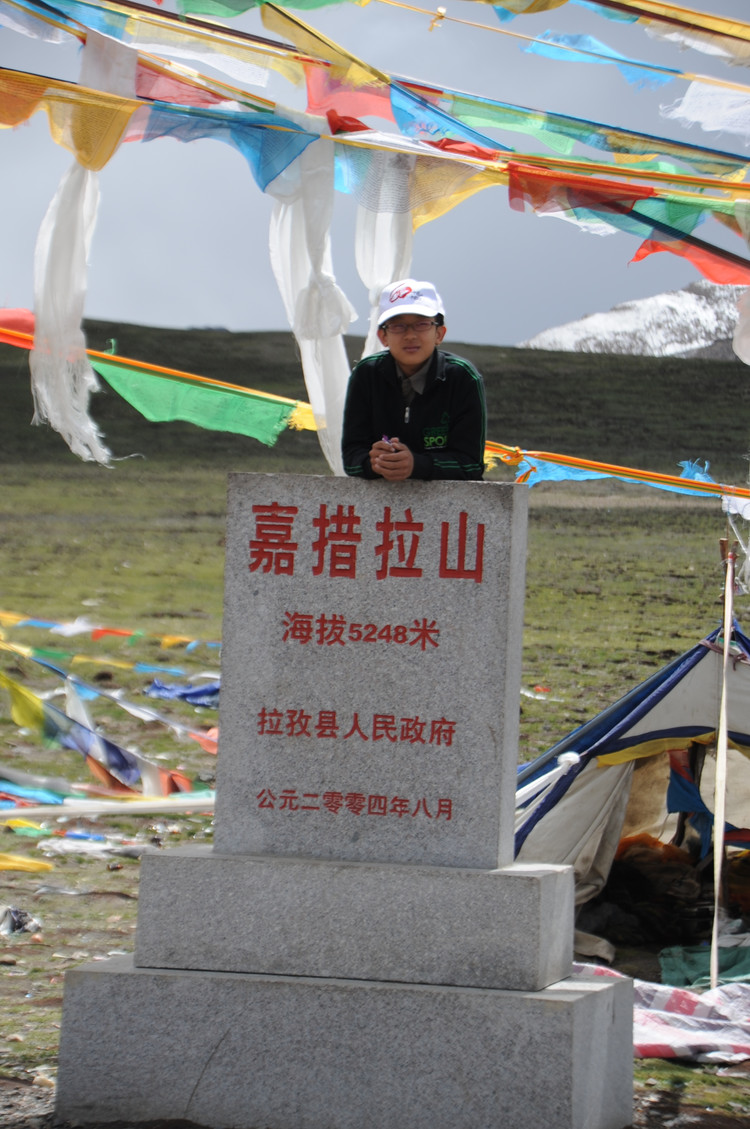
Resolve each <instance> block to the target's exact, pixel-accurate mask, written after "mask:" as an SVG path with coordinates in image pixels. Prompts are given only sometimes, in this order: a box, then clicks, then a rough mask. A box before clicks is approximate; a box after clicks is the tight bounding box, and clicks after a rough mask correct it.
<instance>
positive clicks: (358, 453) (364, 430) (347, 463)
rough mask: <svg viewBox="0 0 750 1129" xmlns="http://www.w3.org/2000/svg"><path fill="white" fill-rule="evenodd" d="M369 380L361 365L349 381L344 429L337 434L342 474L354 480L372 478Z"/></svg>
mask: <svg viewBox="0 0 750 1129" xmlns="http://www.w3.org/2000/svg"><path fill="white" fill-rule="evenodd" d="M372 416H373V404H372V380H371V374H370V373H369V372H368V370H367V368H365V366H363V365H362V364H361V363H360V364H357V365H355V366H354V368H353V370H352V374H351V376H350V377H349V384H348V385H347V389H346V400H345V403H344V425H343V429H342V432H341V455H342V460H343V463H344V473H345V474H348V475H350V476H352V477H354V478H375V477H376V475H375V474H374V472H373V469H372V467H371V466H370V448H371V447H372V444H373V439H372Z"/></svg>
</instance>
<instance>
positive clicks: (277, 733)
mask: <svg viewBox="0 0 750 1129" xmlns="http://www.w3.org/2000/svg"><path fill="white" fill-rule="evenodd" d="M257 730H258V734H259V736H261V737H295V738H296V737H307V738H314V739H316V740H341V741H354V740H359V741H372V743H373V745H376V744H377V743H378V742H380V741H382V742H385V743H386V744H391V745H425V746H427V745H432V746H434V747H435V748H438V747H442V748H446V749H447V748H450V747H451V746H452V745H453V742H454V738H455V737H456V722H455V721H449V720H448V718H446V717H438V718H432V719H426V718H420V717H419V715H417V716H415V717H396V715H395V714H390V713H375V714H373V715H372V717H371V718H369V719H366V720H365V719H362V720H360V717H359V714H358V713H354V714H353V715H352V717H351V719H349V720H347V721H339V719H338V716H337V713H336V710H319V711H318V714H317V717H316V716H315V715H314V714H312V713H308V712H307V711H306V710H303V709H284V710H281V709H275V708H274V709H267V708H266V707H265V706H264V707H263V708H262V709H261V710H259V711H258V714H257Z"/></svg>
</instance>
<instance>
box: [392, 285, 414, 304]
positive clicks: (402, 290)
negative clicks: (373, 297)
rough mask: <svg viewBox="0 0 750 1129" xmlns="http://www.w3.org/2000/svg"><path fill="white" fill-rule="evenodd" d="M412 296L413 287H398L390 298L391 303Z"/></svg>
mask: <svg viewBox="0 0 750 1129" xmlns="http://www.w3.org/2000/svg"><path fill="white" fill-rule="evenodd" d="M409 294H411V286H397V287H395V289H394V290H391V293H390V295H389V297H388V301H389V302H398V300H399V298H406V297H407V296H408V295H409Z"/></svg>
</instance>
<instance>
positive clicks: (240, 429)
mask: <svg viewBox="0 0 750 1129" xmlns="http://www.w3.org/2000/svg"><path fill="white" fill-rule="evenodd" d="M91 364H92V366H93V368H95V369H96V371H97V372H98V373H99V374H100V375H101V376H103V377H104V379H105V380H106V381H107V383H108V384H109V385H110V387H111V388H113V389H114V390H115V392H117V393H118V395H120V396H122V398H123V399H124V400H127V402H128V403H129V404H131V405H132V407H134V408H135V409H136V411H138V412H140V413H141V415H142V416H145V418H146V419H148V420H151V422H152V423H166V422H168V421H170V420H176V419H180V420H185V421H186V422H187V423H194V424H196V425H197V426H198V427H205V428H207V429H208V430H210V431H231V432H234V433H235V434H237V435H247V436H249V437H250V438H251V439H257V440H259V442H261V443H265V444H266V446H268V447H272V446H273V445H274V443H275V442H276V440H277V439H278V437H279V433H280V432H281V431H283V430H284V428H286V427H287V426H288V424H289V420H290V417H291V416H292V413H293V412H294V410H295V407H296V404H295V403H294V401H289V400H287V401H284V400H280V399H276V398H275V397H270V396H269V397H266V396H263V395H260V394H259V393H257V392H252V391H250V390H249V389H244V388H238V387H235V386H234V385H224V386H222V385H221V384H218V382H217V383H213V382H208V381H203V380H196V379H195V378H192V379H191V378H190V377H189V376H186V375H180V374H171V373H163V372H158V373H157V372H149V371H148V370H144V369H140V368H136V367H134V366H133V365H132V364H123V363H121V362H118V361H105V360H102V359H101V358H100V357H92V358H91Z"/></svg>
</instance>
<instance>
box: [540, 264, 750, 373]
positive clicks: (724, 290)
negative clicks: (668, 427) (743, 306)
mask: <svg viewBox="0 0 750 1129" xmlns="http://www.w3.org/2000/svg"><path fill="white" fill-rule="evenodd" d="M746 289H747V288H746V287H744V286H727V285H721V284H719V283H714V282H708V281H707V280H705V279H701V280H699V281H697V282H691V283H690V284H689V285H688V286H686V287H684V288H683V289H682V290H669V291H665V292H664V293H662V294H655V295H652V296H651V297H649V298H638V299H634V300H633V301H629V302H622V303H619V304H618V305H616V306H613V307H612V309H611V310H607V311H602V312H598V313H594V314H586V315H585V316H584V317H582V318H579V319H578V320H577V321H572V322H567V323H565V324H564V325H559V326H554V327H552V328H550V329H545V330H542V332H541V333H537V334H535V336H534V337H531V338H529V339H528V340H526V341H522V342H520V343H519V345H518V348H522V349H545V350H550V351H553V352H578V353H609V354H621V355H632V356H645V357H669V356H672V357H697V358H703V359H711V360H730V361H731V360H733V361H736V362H737V363H738V364H741V363H742V362H741V361H739V360H738V358H737V357H736V356H735V354H734V351H733V349H732V337H733V335H734V330H735V327H736V325H737V318H738V313H737V300H738V298H739V296H740V295H741V294H742V293H743V292H744V291H745V290H746Z"/></svg>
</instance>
